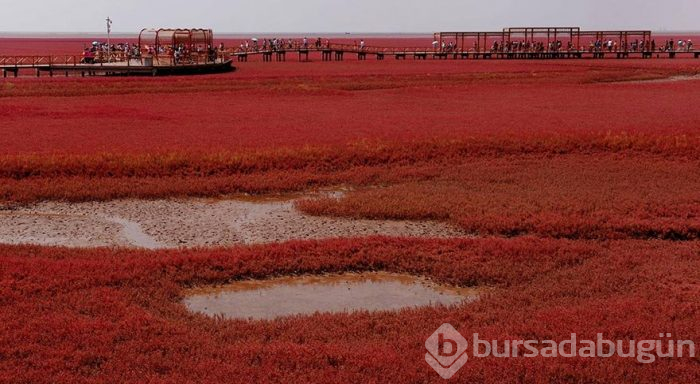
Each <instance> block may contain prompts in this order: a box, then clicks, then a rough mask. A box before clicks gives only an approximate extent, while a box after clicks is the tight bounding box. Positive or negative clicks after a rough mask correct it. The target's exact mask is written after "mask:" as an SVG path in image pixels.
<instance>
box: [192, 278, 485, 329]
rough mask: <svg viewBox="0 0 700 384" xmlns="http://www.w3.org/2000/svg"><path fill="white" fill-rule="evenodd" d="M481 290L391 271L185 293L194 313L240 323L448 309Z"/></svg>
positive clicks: (244, 283) (245, 283)
mask: <svg viewBox="0 0 700 384" xmlns="http://www.w3.org/2000/svg"><path fill="white" fill-rule="evenodd" d="M479 293H480V291H479V290H477V289H473V288H459V287H451V286H443V285H438V284H435V283H433V282H431V281H430V280H427V279H424V278H419V277H415V276H409V275H399V274H390V273H367V274H344V275H329V276H303V277H289V278H279V279H272V280H262V281H261V280H257V281H242V282H237V283H233V284H230V285H225V286H218V287H203V288H193V289H189V290H187V292H186V293H185V299H184V301H183V303H184V304H185V306H187V308H188V309H189V310H190V311H192V312H195V313H201V314H205V315H208V316H212V317H223V318H226V319H239V320H273V319H277V318H281V317H287V316H295V315H311V314H315V313H351V312H356V311H369V312H386V311H397V310H400V309H404V308H420V307H430V306H441V305H442V306H450V305H457V304H461V303H465V302H471V301H474V300H476V299H478V295H479Z"/></svg>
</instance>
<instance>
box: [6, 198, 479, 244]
mask: <svg viewBox="0 0 700 384" xmlns="http://www.w3.org/2000/svg"><path fill="white" fill-rule="evenodd" d="M301 198H304V197H301ZM299 199H300V197H295V198H291V199H218V200H214V199H180V200H176V199H172V200H118V201H109V202H90V203H63V202H46V203H40V204H36V205H33V206H29V207H21V208H17V209H11V210H3V211H0V243H4V244H34V245H44V246H65V247H132V248H144V249H161V248H180V247H185V248H187V247H218V246H232V245H248V244H270V243H278V242H284V241H289V240H322V239H330V238H342V237H366V236H389V237H428V238H451V237H463V236H466V235H467V234H465V233H464V232H463V231H462V230H460V229H459V228H456V227H454V226H452V225H449V224H446V223H441V222H435V221H401V220H397V221H392V220H353V219H345V218H334V217H316V216H309V215H306V214H304V213H302V212H300V211H298V210H297V209H296V208H295V201H298V200H299Z"/></svg>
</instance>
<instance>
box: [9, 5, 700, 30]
mask: <svg viewBox="0 0 700 384" xmlns="http://www.w3.org/2000/svg"><path fill="white" fill-rule="evenodd" d="M107 16H110V17H111V18H112V19H113V20H114V24H113V31H115V32H137V31H139V30H140V29H141V28H143V27H208V28H213V29H214V30H215V32H219V33H223V32H340V33H342V32H435V31H445V30H500V29H501V28H502V27H506V26H525V25H527V26H536V25H537V26H555V25H556V26H581V27H584V28H587V29H597V28H606V29H620V28H624V29H627V28H630V29H633V28H643V29H652V30H675V31H679V30H693V31H696V30H700V0H665V1H662V0H576V1H570V0H190V1H184V0H170V1H166V0H24V1H18V0H0V31H4V32H100V31H103V30H105V25H104V24H105V22H104V19H105V18H106V17H107Z"/></svg>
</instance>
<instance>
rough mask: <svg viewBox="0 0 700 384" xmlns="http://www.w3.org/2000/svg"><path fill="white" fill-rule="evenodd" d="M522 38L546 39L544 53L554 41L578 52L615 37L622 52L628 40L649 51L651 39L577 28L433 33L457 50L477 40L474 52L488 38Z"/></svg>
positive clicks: (637, 32) (623, 32) (635, 32)
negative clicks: (585, 41)
mask: <svg viewBox="0 0 700 384" xmlns="http://www.w3.org/2000/svg"><path fill="white" fill-rule="evenodd" d="M518 37H522V38H524V40H525V41H526V42H528V43H535V42H540V41H542V42H543V41H544V39H545V38H546V41H547V45H546V51H547V52H549V43H552V42H557V41H559V39H560V38H568V39H569V42H571V44H572V45H574V44H575V45H574V46H575V49H576V50H577V51H578V50H581V49H582V46H581V39H582V38H586V37H593V38H595V39H596V41H602V40H604V39H606V38H610V37H615V38H616V39H617V43H618V47H620V50H621V51H622V52H628V49H629V43H630V39H634V38H635V37H636V38H638V39H641V44H642V49H641V51H648V48H647V47H648V45H649V43H650V42H651V40H652V33H651V31H645V30H620V31H582V30H581V28H579V27H511V28H503V30H502V31H501V32H439V33H436V34H435V40H436V41H439V43H440V46H442V43H443V42H444V41H445V40H451V41H455V44H456V47H458V49H459V51H462V52H466V51H468V50H469V47H465V40H466V39H471V40H474V39H476V46H475V50H476V51H477V52H485V51H486V50H487V49H489V44H488V42H489V39H491V40H495V41H498V42H499V43H500V44H501V47H503V44H504V43H506V42H513V39H514V38H518Z"/></svg>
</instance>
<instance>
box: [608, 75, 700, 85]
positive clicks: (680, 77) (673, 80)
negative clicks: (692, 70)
mask: <svg viewBox="0 0 700 384" xmlns="http://www.w3.org/2000/svg"><path fill="white" fill-rule="evenodd" d="M693 80H700V74H698V75H676V76H669V77H664V78H661V79H649V80H632V81H619V82H618V83H625V84H663V83H676V82H679V81H693Z"/></svg>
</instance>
